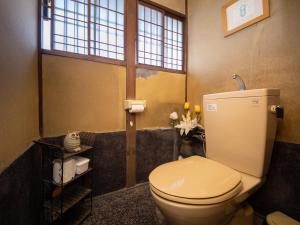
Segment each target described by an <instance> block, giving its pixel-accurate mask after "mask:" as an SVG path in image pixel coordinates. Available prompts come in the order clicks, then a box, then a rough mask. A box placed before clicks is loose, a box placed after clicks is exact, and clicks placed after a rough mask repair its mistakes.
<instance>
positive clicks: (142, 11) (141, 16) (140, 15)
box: [138, 5, 145, 20]
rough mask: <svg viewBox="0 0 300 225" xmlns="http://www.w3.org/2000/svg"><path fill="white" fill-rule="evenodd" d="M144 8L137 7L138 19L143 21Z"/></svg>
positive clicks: (141, 6)
mask: <svg viewBox="0 0 300 225" xmlns="http://www.w3.org/2000/svg"><path fill="white" fill-rule="evenodd" d="M144 10H145V7H144V6H143V5H139V15H138V17H139V19H142V20H144V19H145V13H144Z"/></svg>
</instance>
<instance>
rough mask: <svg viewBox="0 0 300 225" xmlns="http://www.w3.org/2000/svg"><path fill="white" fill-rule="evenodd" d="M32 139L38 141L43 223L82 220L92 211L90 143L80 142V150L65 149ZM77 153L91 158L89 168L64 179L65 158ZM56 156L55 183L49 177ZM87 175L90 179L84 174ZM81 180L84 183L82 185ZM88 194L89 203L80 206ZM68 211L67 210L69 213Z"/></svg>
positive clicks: (91, 155) (54, 223)
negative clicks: (58, 177)
mask: <svg viewBox="0 0 300 225" xmlns="http://www.w3.org/2000/svg"><path fill="white" fill-rule="evenodd" d="M34 142H35V143H36V144H38V146H40V147H41V150H42V154H41V155H42V174H43V176H42V189H43V209H44V213H43V218H42V224H43V225H49V224H51V225H52V224H53V225H57V224H63V225H65V224H72V225H79V224H81V223H83V222H84V221H85V219H87V218H88V217H89V216H90V215H92V210H93V169H92V167H93V161H94V160H93V158H94V151H93V147H91V146H88V145H80V148H81V150H80V151H77V152H68V151H66V149H65V148H64V147H63V146H61V145H57V144H52V143H48V142H46V141H43V140H39V141H34ZM77 155H84V156H86V155H87V156H88V158H89V159H90V162H89V168H88V170H87V171H85V172H83V173H82V174H78V175H76V176H75V177H74V178H73V179H72V180H70V181H67V182H65V183H63V174H64V168H63V165H64V161H65V160H67V159H69V158H71V157H73V156H77ZM55 159H60V160H61V168H60V169H61V181H60V183H56V182H54V181H53V179H52V178H53V161H54V160H55ZM88 176H89V179H86V178H84V177H88ZM84 179H85V180H84ZM84 181H86V182H84ZM82 182H83V183H85V184H84V185H83V184H82ZM87 198H89V199H90V207H86V206H85V207H83V204H82V203H83V201H84V200H86V199H87ZM80 203H81V204H80ZM75 207H77V208H78V207H81V208H82V209H81V210H79V209H76V210H77V212H76V213H73V214H72V210H73V209H74V208H75ZM74 210H75V209H74ZM67 214H69V216H68V215H67ZM70 215H72V216H70Z"/></svg>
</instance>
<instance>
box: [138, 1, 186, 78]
mask: <svg viewBox="0 0 300 225" xmlns="http://www.w3.org/2000/svg"><path fill="white" fill-rule="evenodd" d="M140 4H141V5H143V6H146V7H148V8H151V9H154V10H157V11H159V12H161V13H162V27H163V30H162V66H154V65H148V64H142V63H138V49H139V46H138V45H139V42H138V37H139V33H138V30H137V32H136V40H137V41H136V45H137V50H136V62H137V63H136V66H137V67H138V68H143V69H148V70H159V71H165V72H170V73H179V74H185V73H186V51H187V44H186V40H187V37H186V35H187V32H186V16H185V15H184V14H182V13H179V12H177V11H174V10H172V9H170V8H168V7H165V6H162V5H160V4H158V3H155V2H153V1H151V0H138V1H137V21H136V22H137V27H138V21H139V19H138V6H139V5H140ZM165 16H169V17H172V18H174V19H177V20H180V21H181V22H182V32H183V33H182V35H183V48H182V49H183V51H182V62H183V63H182V70H176V69H170V68H165V67H164V49H165Z"/></svg>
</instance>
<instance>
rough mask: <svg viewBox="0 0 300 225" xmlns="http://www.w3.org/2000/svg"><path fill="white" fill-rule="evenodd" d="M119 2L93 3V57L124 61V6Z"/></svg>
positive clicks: (98, 1)
mask: <svg viewBox="0 0 300 225" xmlns="http://www.w3.org/2000/svg"><path fill="white" fill-rule="evenodd" d="M119 2H121V1H120V0H113V1H112V0H110V1H103V0H94V1H93V2H92V3H91V23H90V26H91V42H90V44H91V46H90V54H91V55H96V56H102V57H108V58H114V59H118V60H124V4H123V5H122V4H118V3H119Z"/></svg>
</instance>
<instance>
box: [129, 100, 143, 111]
mask: <svg viewBox="0 0 300 225" xmlns="http://www.w3.org/2000/svg"><path fill="white" fill-rule="evenodd" d="M137 105H139V106H143V107H144V109H145V108H146V100H136V99H126V100H124V109H125V110H129V111H130V110H131V109H132V106H137Z"/></svg>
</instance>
